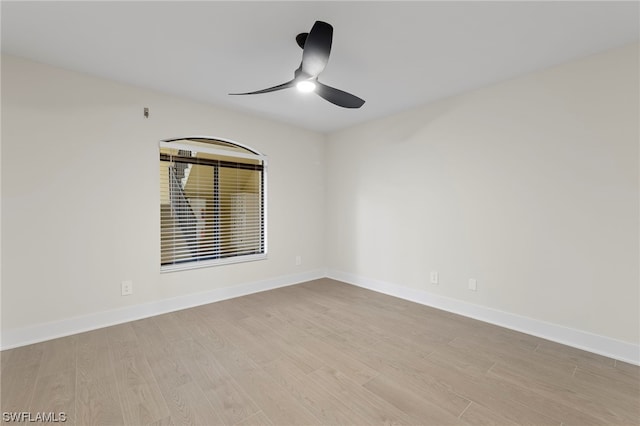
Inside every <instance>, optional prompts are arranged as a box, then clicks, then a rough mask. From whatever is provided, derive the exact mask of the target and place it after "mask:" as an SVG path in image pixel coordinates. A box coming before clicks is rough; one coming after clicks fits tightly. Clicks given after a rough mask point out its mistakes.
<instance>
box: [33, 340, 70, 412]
mask: <svg viewBox="0 0 640 426" xmlns="http://www.w3.org/2000/svg"><path fill="white" fill-rule="evenodd" d="M56 346H57V345H56ZM55 361H56V362H61V363H62V364H66V363H65V362H63V360H61V359H60V358H56V360H55ZM40 373H42V370H40ZM75 405H76V370H75V368H69V369H66V370H62V371H58V372H55V373H51V374H48V375H41V374H38V381H37V383H36V386H35V389H34V392H33V398H32V399H31V404H30V406H29V410H28V411H29V412H30V413H32V414H35V413H64V415H65V418H66V419H67V422H68V423H69V424H74V423H75V421H76V418H75V416H76V412H75Z"/></svg>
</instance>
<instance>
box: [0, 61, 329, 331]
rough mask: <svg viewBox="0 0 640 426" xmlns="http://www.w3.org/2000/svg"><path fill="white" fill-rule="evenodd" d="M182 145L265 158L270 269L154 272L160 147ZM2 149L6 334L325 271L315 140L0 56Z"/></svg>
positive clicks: (320, 141) (319, 151) (255, 265)
mask: <svg viewBox="0 0 640 426" xmlns="http://www.w3.org/2000/svg"><path fill="white" fill-rule="evenodd" d="M144 107H149V109H150V118H149V119H145V118H144V117H143V108H144ZM191 135H204V136H213V137H221V138H227V139H231V140H234V141H237V142H239V143H242V144H246V145H248V146H251V147H252V148H255V149H256V150H258V151H260V152H261V153H264V154H266V155H267V156H268V158H269V172H268V181H269V194H268V197H269V198H268V214H269V223H268V235H269V241H268V243H269V258H268V260H264V261H256V262H250V263H244V264H240V265H226V266H219V267H215V268H203V269H199V270H192V271H186V272H174V273H167V274H160V272H159V271H160V235H159V227H160V211H159V206H160V189H159V172H158V167H159V166H158V156H159V148H158V142H159V141H160V140H162V139H167V138H174V137H181V136H191ZM2 151H3V152H2V154H3V155H2V246H3V249H4V250H3V253H2V256H3V259H2V260H3V269H2V315H3V317H2V319H3V322H2V326H3V329H4V330H15V329H19V328H21V327H28V326H34V325H38V324H43V323H47V322H51V321H58V320H63V319H68V318H73V317H78V316H85V315H90V314H93V313H96V312H102V311H110V310H115V309H118V308H121V307H128V306H134V305H141V304H144V303H148V302H153V301H159V300H164V299H168V298H174V297H179V296H182V295H188V294H194V293H199V292H204V291H208V290H211V289H215V288H221V287H231V286H235V285H239V284H243V283H250V282H256V281H260V280H265V279H270V278H277V277H282V276H288V275H291V274H299V273H304V271H311V270H317V269H319V268H322V267H324V264H325V261H324V240H323V228H322V226H323V214H324V197H323V194H324V188H323V185H324V180H323V179H324V169H323V164H324V136H322V135H319V134H316V133H313V132H309V131H305V130H301V129H298V128H295V127H291V126H286V125H282V124H277V123H273V122H270V121H266V120H262V119H259V118H255V117H251V116H247V115H241V114H237V113H233V112H230V111H226V110H222V109H217V108H214V107H212V106H207V105H203V104H198V103H195V102H190V101H187V100H181V99H178V98H175V97H171V96H168V95H163V94H159V93H155V92H151V91H147V90H143V89H139V88H135V87H130V86H126V85H122V84H118V83H115V82H110V81H106V80H102V79H98V78H93V77H89V76H86V75H82V74H78V73H73V72H68V71H64V70H60V69H57V68H53V67H49V66H44V65H40V64H36V63H33V62H28V61H24V60H21V59H18V58H15V57H3V58H2ZM297 255H300V256H302V265H301V266H296V265H295V257H296V256H297ZM125 279H130V280H133V283H134V294H133V295H131V296H127V297H122V296H121V295H120V283H121V281H122V280H125Z"/></svg>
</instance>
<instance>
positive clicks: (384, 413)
mask: <svg viewBox="0 0 640 426" xmlns="http://www.w3.org/2000/svg"><path fill="white" fill-rule="evenodd" d="M308 377H309V379H310V380H311V381H313V382H314V383H315V385H317V386H320V387H322V388H324V389H326V390H327V391H329V392H331V393H332V394H333V395H335V396H336V397H337V398H339V399H340V400H342V401H346V402H348V404H349V408H350V409H351V410H352V411H353V412H354V413H356V414H358V415H359V416H360V417H362V418H363V419H365V421H366V424H373V425H410V424H413V423H414V420H412V419H411V418H410V417H409V416H408V415H407V414H406V413H404V412H402V411H401V410H400V409H398V408H397V407H395V406H393V405H391V404H390V403H388V402H387V401H385V400H384V399H382V398H380V397H379V396H377V395H376V394H374V393H372V392H370V391H369V390H367V389H366V388H364V387H362V386H360V385H358V384H357V383H356V382H354V381H353V380H351V379H350V378H348V377H347V376H345V375H344V374H342V373H341V372H340V371H338V370H334V369H332V368H329V367H322V368H319V369H318V370H316V371H314V372H313V373H311V374H309V376H308Z"/></svg>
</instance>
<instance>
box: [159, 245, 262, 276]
mask: <svg viewBox="0 0 640 426" xmlns="http://www.w3.org/2000/svg"><path fill="white" fill-rule="evenodd" d="M266 259H267V253H266V250H265V253H259V254H244V255H236V256H229V257H224V258H222V259H211V260H202V261H198V260H195V261H193V262H184V263H176V264H170V265H160V273H161V274H165V273H168V272H178V271H188V270H190V269H198V268H209V267H211V266H220V265H231V264H233V263H244V262H254V261H256V260H266Z"/></svg>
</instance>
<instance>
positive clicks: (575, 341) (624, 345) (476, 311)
mask: <svg viewBox="0 0 640 426" xmlns="http://www.w3.org/2000/svg"><path fill="white" fill-rule="evenodd" d="M327 277H328V278H331V279H334V280H338V281H342V282H345V283H347V284H352V285H355V286H358V287H362V288H366V289H369V290H373V291H376V292H378V293H383V294H387V295H390V296H394V297H398V298H400V299H405V300H409V301H411V302H415V303H420V304H422V305H426V306H431V307H434V308H437V309H441V310H444V311H448V312H452V313H455V314H459V315H462V316H465V317H469V318H473V319H477V320H480V321H484V322H488V323H491V324H495V325H498V326H501V327H505V328H509V329H511V330H516V331H520V332H523V333H526V334H530V335H533V336H536V337H541V338H543V339H547V340H552V341H554V342H558V343H561V344H563V345H567V346H572V347H574V348H578V349H582V350H585V351H589V352H593V353H596V354H599V355H603V356H606V357H609V358H614V359H618V360H620V361H624V362H628V363H631V364H635V365H640V346H639V345H634V344H632V343H628V342H623V341H621V340H616V339H612V338H610V337H606V336H601V335H598V334H593V333H589V332H586V331H582V330H577V329H573V328H569V327H565V326H562V325H558V324H552V323H549V322H545V321H540V320H536V319H533V318H528V317H524V316H521V315H516V314H512V313H509V312H504V311H499V310H497V309H492V308H488V307H486V306H480V305H475V304H472V303H468V302H464V301H461V300H457V299H452V298H449V297H444V296H439V295H436V294H433V293H429V292H427V291H423V290H417V289H412V288H408V287H404V286H401V285H398V284H393V283H388V282H384V281H378V280H373V279H369V278H364V277H361V276H358V275H354V274H350V273H347V272H342V271H336V270H332V269H329V270H328V271H327Z"/></svg>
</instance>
